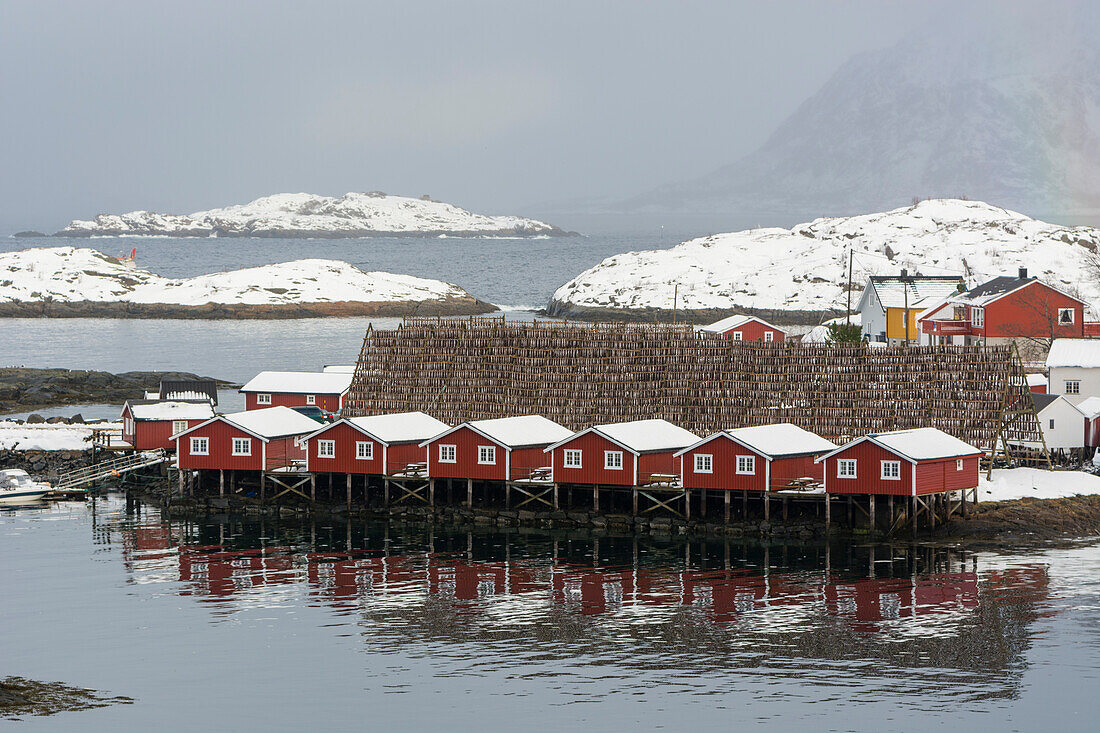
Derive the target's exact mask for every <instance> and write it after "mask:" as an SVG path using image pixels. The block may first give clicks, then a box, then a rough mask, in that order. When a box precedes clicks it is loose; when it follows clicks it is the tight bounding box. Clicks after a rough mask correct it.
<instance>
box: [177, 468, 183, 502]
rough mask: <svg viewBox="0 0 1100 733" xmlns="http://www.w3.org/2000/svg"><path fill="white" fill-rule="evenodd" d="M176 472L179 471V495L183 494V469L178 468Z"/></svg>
mask: <svg viewBox="0 0 1100 733" xmlns="http://www.w3.org/2000/svg"><path fill="white" fill-rule="evenodd" d="M177 473H179V479H180V496H183V470H182V469H180V470H179V471H178V472H177Z"/></svg>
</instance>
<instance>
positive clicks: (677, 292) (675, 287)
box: [672, 282, 680, 326]
mask: <svg viewBox="0 0 1100 733" xmlns="http://www.w3.org/2000/svg"><path fill="white" fill-rule="evenodd" d="M679 295H680V283H679V282H676V283H675V284H674V285H673V286H672V325H673V326H675V325H676V305H677V303H676V300H677V298H678V297H679Z"/></svg>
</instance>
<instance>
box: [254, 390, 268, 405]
mask: <svg viewBox="0 0 1100 733" xmlns="http://www.w3.org/2000/svg"><path fill="white" fill-rule="evenodd" d="M256 404H257V405H270V404H271V394H270V393H268V392H262V393H257V394H256Z"/></svg>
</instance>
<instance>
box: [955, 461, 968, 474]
mask: <svg viewBox="0 0 1100 733" xmlns="http://www.w3.org/2000/svg"><path fill="white" fill-rule="evenodd" d="M965 465H966V463H965V462H964V461H963V459H961V458H956V459H955V470H956V471H961V470H963V467H964V466H965Z"/></svg>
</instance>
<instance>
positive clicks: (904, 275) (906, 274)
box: [901, 267, 909, 280]
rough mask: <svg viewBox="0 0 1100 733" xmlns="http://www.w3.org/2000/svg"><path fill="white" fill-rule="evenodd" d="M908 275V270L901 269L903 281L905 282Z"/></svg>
mask: <svg viewBox="0 0 1100 733" xmlns="http://www.w3.org/2000/svg"><path fill="white" fill-rule="evenodd" d="M908 275H909V271H908V270H906V269H905V268H904V267H903V268H901V279H902V280H904V279H905V278H906V277H907V276H908Z"/></svg>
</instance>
